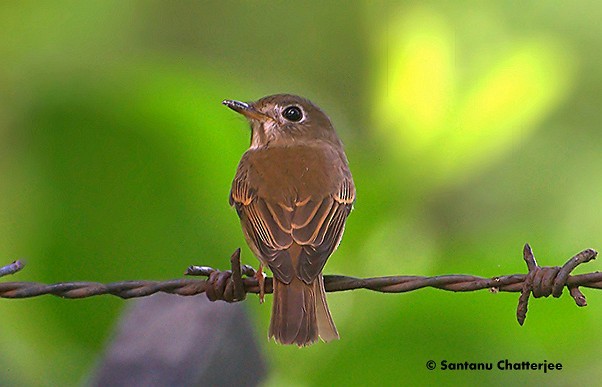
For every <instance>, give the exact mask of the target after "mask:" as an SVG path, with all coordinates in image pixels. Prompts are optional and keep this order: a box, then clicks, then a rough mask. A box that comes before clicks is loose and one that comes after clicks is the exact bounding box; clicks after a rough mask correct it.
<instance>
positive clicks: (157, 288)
mask: <svg viewBox="0 0 602 387" xmlns="http://www.w3.org/2000/svg"><path fill="white" fill-rule="evenodd" d="M596 255H597V252H596V251H595V250H593V249H586V250H583V251H581V252H580V253H578V254H576V255H575V256H573V257H571V258H570V259H569V260H568V261H567V262H566V263H565V264H564V265H563V266H562V267H558V266H544V267H542V266H538V265H537V262H536V260H535V257H534V255H533V251H532V250H531V247H530V246H529V244H526V245H525V246H524V249H523V258H524V260H525V262H526V263H527V268H528V273H527V274H511V275H503V276H497V277H492V278H485V277H478V276H473V275H463V274H452V275H440V276H434V277H424V276H386V277H373V278H356V277H348V276H342V275H325V276H324V287H325V289H326V291H328V292H340V291H346V290H355V289H367V290H372V291H376V292H382V293H405V292H410V291H414V290H418V289H422V288H426V287H432V288H436V289H441V290H446V291H452V292H471V291H475V290H481V289H489V291H491V292H494V293H497V292H500V291H502V292H520V293H521V295H520V297H519V302H518V307H517V312H516V315H517V320H518V322H519V324H521V325H522V324H523V323H524V321H525V318H526V315H527V307H528V302H529V298H530V297H531V296H533V297H535V298H539V297H548V296H550V295H552V296H553V297H560V296H561V295H562V292H563V289H564V288H565V287H567V288H568V290H569V294H570V295H571V297H573V299H574V300H575V303H576V304H577V306H586V305H587V302H586V299H585V296H584V295H583V293H582V292H581V290H580V289H579V287H580V286H582V287H587V288H592V289H602V273H599V272H594V273H587V274H579V275H571V274H570V273H571V272H572V271H573V270H574V269H575V268H576V267H577V266H578V265H580V264H582V263H586V262H589V261H591V260H593V259H595V258H596ZM230 263H231V270H227V271H219V270H216V269H213V268H211V267H208V266H190V267H189V268H188V269H187V270H186V272H185V274H186V275H191V276H204V277H207V279H205V280H199V279H189V278H183V279H174V280H169V281H122V282H114V283H108V284H103V283H98V282H65V283H56V284H42V283H36V282H0V298H13V299H14V298H30V297H37V296H41V295H46V294H50V295H54V296H58V297H62V298H67V299H75V298H85V297H92V296H98V295H104V294H110V295H113V296H117V297H121V298H124V299H128V298H134V297H145V296H149V295H151V294H154V293H157V292H163V293H170V294H177V295H181V296H193V295H197V294H200V293H205V294H206V295H207V297H208V298H209V299H210V300H211V301H217V300H223V301H226V302H238V301H242V300H244V299H245V298H246V295H247V294H248V293H260V286H259V281H258V279H257V273H256V272H255V270H254V269H253V268H252V267H251V266H248V265H241V263H240V249H237V250H236V251H235V252H234V254H232V257H231V258H230ZM23 267H24V263H23V262H21V261H15V262H13V263H11V264H10V265H7V266H4V267H2V268H0V277H3V276H6V275H10V274H15V273H17V272H18V271H20V270H21V269H23ZM243 275H244V276H245V277H243ZM264 286H265V288H264V290H265V293H272V291H273V287H272V279H271V278H269V277H268V278H265V285H264Z"/></svg>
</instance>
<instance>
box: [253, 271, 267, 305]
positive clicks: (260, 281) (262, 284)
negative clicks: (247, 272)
mask: <svg viewBox="0 0 602 387" xmlns="http://www.w3.org/2000/svg"><path fill="white" fill-rule="evenodd" d="M255 278H256V279H257V283H258V284H259V303H260V304H263V299H264V296H265V273H264V272H263V265H262V264H261V263H260V264H259V268H258V269H257V271H256V272H255Z"/></svg>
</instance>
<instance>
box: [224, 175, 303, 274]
mask: <svg viewBox="0 0 602 387" xmlns="http://www.w3.org/2000/svg"><path fill="white" fill-rule="evenodd" d="M230 205H232V206H234V207H235V208H236V212H238V216H239V217H240V220H241V224H242V228H243V232H244V233H245V235H246V237H247V240H248V242H249V243H250V245H251V249H252V250H254V252H255V254H257V255H258V258H259V259H260V260H265V262H264V263H265V264H267V265H268V266H269V267H270V269H271V270H272V272H273V273H274V276H275V277H276V278H278V280H280V281H281V282H284V283H290V281H291V280H292V278H293V276H294V275H295V270H294V268H293V265H292V261H291V258H290V255H289V252H288V248H289V247H290V246H291V244H292V243H293V238H292V236H291V223H290V220H291V218H292V216H291V213H292V211H293V209H292V208H290V207H286V206H281V205H279V204H276V203H268V202H266V201H265V200H264V199H263V198H260V197H258V196H257V191H256V190H255V189H253V188H252V187H250V186H249V184H248V180H247V178H246V173H245V172H244V171H239V172H238V173H237V175H236V177H235V178H234V182H233V183H232V189H231V191H230Z"/></svg>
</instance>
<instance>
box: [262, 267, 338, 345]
mask: <svg viewBox="0 0 602 387" xmlns="http://www.w3.org/2000/svg"><path fill="white" fill-rule="evenodd" d="M269 337H270V338H272V337H273V338H274V340H276V342H278V343H280V344H297V345H298V346H300V347H302V346H305V345H310V344H312V343H314V342H316V341H317V340H318V337H320V338H321V339H322V340H324V341H331V340H334V339H338V338H339V333H338V332H337V328H336V327H335V325H334V322H333V321H332V316H331V315H330V311H329V310H328V304H326V292H325V290H324V280H323V279H322V274H320V275H319V276H318V277H316V279H315V280H314V281H313V282H312V283H311V284H309V285H308V284H306V283H305V282H303V281H302V280H300V279H298V278H293V279H292V281H291V282H290V284H285V283H283V282H280V281H278V280H277V279H275V278H274V304H273V305H272V319H271V321H270V330H269Z"/></svg>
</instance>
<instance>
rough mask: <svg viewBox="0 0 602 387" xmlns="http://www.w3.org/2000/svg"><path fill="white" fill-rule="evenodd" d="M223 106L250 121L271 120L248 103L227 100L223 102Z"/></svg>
mask: <svg viewBox="0 0 602 387" xmlns="http://www.w3.org/2000/svg"><path fill="white" fill-rule="evenodd" d="M222 104H224V105H226V106H227V107H229V108H230V109H232V110H234V111H235V112H237V113H240V114H242V115H243V116H245V117H247V119H250V120H257V121H265V120H266V119H269V118H270V117H268V116H267V115H265V114H263V113H261V112H259V111H257V110H255V108H254V107H253V105H250V104H248V103H246V102H241V101H235V100H233V99H225V100H223V101H222Z"/></svg>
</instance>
